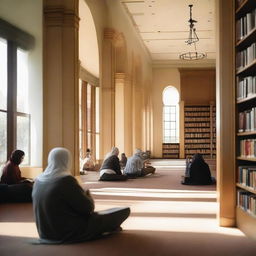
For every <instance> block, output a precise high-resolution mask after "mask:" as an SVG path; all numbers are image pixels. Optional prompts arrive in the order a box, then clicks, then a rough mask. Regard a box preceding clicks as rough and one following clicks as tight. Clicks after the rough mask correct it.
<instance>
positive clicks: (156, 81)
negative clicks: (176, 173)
mask: <svg viewBox="0 0 256 256" xmlns="http://www.w3.org/2000/svg"><path fill="white" fill-rule="evenodd" d="M170 85H171V86H174V87H176V88H177V90H178V91H179V92H180V73H179V70H178V69H177V68H167V69H153V88H152V89H153V90H152V95H151V97H152V105H153V131H152V132H153V150H152V157H156V158H158V157H162V142H163V125H162V123H163V118H162V116H163V114H162V111H163V103H162V93H163V90H164V88H165V87H167V86H170Z"/></svg>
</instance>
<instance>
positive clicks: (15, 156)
mask: <svg viewBox="0 0 256 256" xmlns="http://www.w3.org/2000/svg"><path fill="white" fill-rule="evenodd" d="M24 155H25V153H24V151H22V150H18V149H17V150H14V151H13V152H12V154H11V156H10V159H9V160H10V162H11V163H13V164H16V165H19V164H20V163H21V161H22V157H23V156H24Z"/></svg>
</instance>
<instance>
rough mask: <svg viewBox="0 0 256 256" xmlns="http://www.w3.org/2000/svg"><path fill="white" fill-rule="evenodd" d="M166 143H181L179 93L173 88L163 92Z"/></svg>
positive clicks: (170, 87) (169, 87) (167, 88)
mask: <svg viewBox="0 0 256 256" xmlns="http://www.w3.org/2000/svg"><path fill="white" fill-rule="evenodd" d="M163 104H164V105H163V134H164V138H163V139H164V143H178V142H179V92H178V90H177V89H176V88H175V87H173V86H168V87H166V88H165V89H164V91H163Z"/></svg>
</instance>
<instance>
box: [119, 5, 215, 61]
mask: <svg viewBox="0 0 256 256" xmlns="http://www.w3.org/2000/svg"><path fill="white" fill-rule="evenodd" d="M121 2H122V4H123V6H124V8H125V9H126V11H127V12H128V14H129V16H130V17H131V19H132V21H133V24H134V26H135V28H136V30H137V31H138V33H139V34H140V36H141V38H142V40H143V42H144V44H145V46H146V47H147V49H148V51H149V52H150V54H151V57H152V59H153V60H160V59H161V58H163V60H168V59H169V60H172V61H173V60H179V54H180V53H182V52H184V51H187V49H190V48H191V47H190V48H189V46H187V45H186V44H185V41H186V40H187V38H188V34H189V23H188V20H189V7H188V5H189V4H193V8H192V15H193V19H194V20H196V21H197V23H195V28H196V32H197V35H198V37H199V39H200V40H199V42H198V43H197V44H196V48H197V50H198V51H199V50H200V51H202V52H205V53H209V54H207V56H208V58H211V59H215V51H216V47H215V0H191V1H188V0H145V1H137V0H130V1H129V0H123V1H121Z"/></svg>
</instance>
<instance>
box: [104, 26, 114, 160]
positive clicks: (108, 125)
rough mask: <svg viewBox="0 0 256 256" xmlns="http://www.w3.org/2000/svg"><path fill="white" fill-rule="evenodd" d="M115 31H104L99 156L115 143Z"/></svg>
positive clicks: (107, 29)
mask: <svg viewBox="0 0 256 256" xmlns="http://www.w3.org/2000/svg"><path fill="white" fill-rule="evenodd" d="M114 35H115V31H114V30H113V29H110V28H106V29H105V31H104V41H103V51H102V83H101V84H102V86H101V99H102V100H101V103H102V104H101V120H102V122H101V145H102V146H101V152H100V155H101V158H104V155H105V154H106V153H107V152H109V151H110V149H111V147H113V146H114V145H115V77H114V75H115V73H114V67H115V49H114V45H113V38H114Z"/></svg>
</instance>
